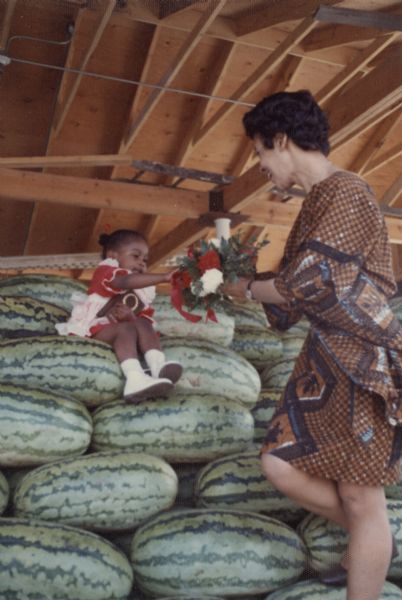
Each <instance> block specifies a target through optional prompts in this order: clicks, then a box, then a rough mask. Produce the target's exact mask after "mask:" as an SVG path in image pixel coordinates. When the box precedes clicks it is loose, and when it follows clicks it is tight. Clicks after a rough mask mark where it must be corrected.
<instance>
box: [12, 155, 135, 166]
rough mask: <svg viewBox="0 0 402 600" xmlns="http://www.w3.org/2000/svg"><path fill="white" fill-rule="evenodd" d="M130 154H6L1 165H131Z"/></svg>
mask: <svg viewBox="0 0 402 600" xmlns="http://www.w3.org/2000/svg"><path fill="white" fill-rule="evenodd" d="M132 162H133V159H132V157H131V156H130V155H129V154H92V155H86V156H85V155H82V156H14V157H12V156H6V157H0V167H5V168H8V169H50V168H52V167H53V168H54V167H68V168H72V167H105V166H106V167H107V166H112V165H126V166H129V165H131V164H132Z"/></svg>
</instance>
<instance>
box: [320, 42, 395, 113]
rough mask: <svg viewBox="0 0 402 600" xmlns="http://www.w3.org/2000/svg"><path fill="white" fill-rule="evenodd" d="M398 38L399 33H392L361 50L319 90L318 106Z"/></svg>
mask: <svg viewBox="0 0 402 600" xmlns="http://www.w3.org/2000/svg"><path fill="white" fill-rule="evenodd" d="M399 36H400V33H399V32H394V33H391V34H388V35H384V36H381V37H379V38H377V39H375V40H373V42H372V43H371V44H369V46H367V48H365V49H364V50H362V52H361V54H360V56H356V58H355V59H354V60H353V61H352V62H351V63H350V64H349V65H347V66H346V67H345V68H344V69H342V70H341V72H340V73H338V75H336V76H335V77H333V78H332V79H331V80H330V81H329V82H328V83H327V85H325V86H324V87H323V88H321V89H320V90H319V91H318V92H317V93H316V94H315V98H316V100H317V102H319V103H320V104H325V103H326V102H327V101H328V100H329V98H331V97H332V96H333V95H334V94H335V93H336V92H338V91H339V90H340V89H341V88H342V87H343V86H344V85H345V84H346V83H347V82H348V81H350V80H351V79H352V77H354V76H355V75H356V74H357V73H358V72H359V71H361V70H362V69H363V68H364V67H365V66H367V64H368V63H369V62H370V61H371V60H373V58H375V57H376V56H377V55H378V54H380V53H381V52H382V51H383V50H384V48H386V47H387V46H389V45H390V44H392V42H394V41H395V39H397V37H399Z"/></svg>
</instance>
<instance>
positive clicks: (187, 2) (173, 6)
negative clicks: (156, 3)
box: [159, 0, 199, 19]
mask: <svg viewBox="0 0 402 600" xmlns="http://www.w3.org/2000/svg"><path fill="white" fill-rule="evenodd" d="M198 1H199V0H174V2H166V1H165V2H161V3H160V7H159V18H160V19H166V18H167V17H169V16H170V15H173V14H176V13H178V12H181V11H184V10H188V9H189V8H191V7H192V6H193V5H194V4H197V2H198Z"/></svg>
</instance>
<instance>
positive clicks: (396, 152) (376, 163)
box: [363, 142, 402, 175]
mask: <svg viewBox="0 0 402 600" xmlns="http://www.w3.org/2000/svg"><path fill="white" fill-rule="evenodd" d="M399 156H402V142H401V143H399V144H395V146H392V148H389V150H387V151H386V152H383V153H382V154H380V155H379V156H375V157H374V158H373V159H372V160H371V161H370V162H369V163H368V165H367V166H365V167H364V170H363V173H364V174H365V175H368V174H369V173H372V172H373V171H376V170H377V169H380V168H381V167H383V166H384V165H386V164H388V163H389V162H391V161H392V160H395V158H398V157H399Z"/></svg>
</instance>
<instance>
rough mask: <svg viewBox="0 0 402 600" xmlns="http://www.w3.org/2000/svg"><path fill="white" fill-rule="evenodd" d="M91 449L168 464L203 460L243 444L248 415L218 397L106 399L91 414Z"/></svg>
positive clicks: (248, 433)
mask: <svg viewBox="0 0 402 600" xmlns="http://www.w3.org/2000/svg"><path fill="white" fill-rule="evenodd" d="M92 416H93V423H94V431H93V436H92V446H93V448H94V449H95V450H132V451H135V452H146V453H148V454H155V455H157V456H162V457H163V458H165V459H166V460H168V461H169V462H187V463H188V462H202V461H208V460H212V459H213V458H217V457H218V456H222V455H224V454H229V453H231V452H235V451H236V450H241V449H245V448H247V447H248V446H249V445H250V443H251V441H252V438H253V428H254V424H253V418H252V416H251V413H250V411H249V410H248V409H247V408H246V407H245V406H242V405H241V404H239V403H238V402H235V401H233V400H229V399H227V398H224V397H220V396H217V395H214V396H209V395H208V394H197V393H194V392H193V393H180V392H175V393H174V394H172V395H171V396H169V397H168V398H157V399H155V400H147V401H144V402H141V404H138V405H132V404H125V403H123V402H116V403H111V404H108V405H106V406H103V407H100V408H98V409H97V410H96V411H95V412H94V413H93V415H92Z"/></svg>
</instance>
